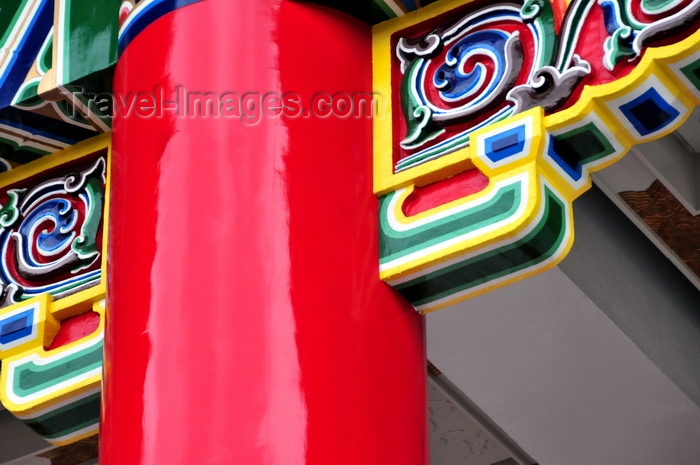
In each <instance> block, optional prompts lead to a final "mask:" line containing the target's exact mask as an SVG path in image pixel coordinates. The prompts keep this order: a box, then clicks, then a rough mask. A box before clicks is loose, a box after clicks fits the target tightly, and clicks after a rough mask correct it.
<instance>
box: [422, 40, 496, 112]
mask: <svg viewBox="0 0 700 465" xmlns="http://www.w3.org/2000/svg"><path fill="white" fill-rule="evenodd" d="M509 37H510V35H509V34H507V33H505V32H503V31H499V30H487V31H479V32H475V33H473V34H469V35H468V36H466V37H464V38H462V39H461V40H459V41H458V42H457V43H455V44H454V45H453V46H452V48H450V49H449V51H448V52H447V54H446V56H445V64H443V65H441V66H440V67H439V68H438V69H437V70H436V71H435V75H434V77H433V84H434V85H435V87H436V88H438V89H439V90H440V96H441V97H442V98H443V99H444V100H445V101H448V102H455V101H459V100H463V99H466V98H469V97H471V96H473V95H474V94H476V93H477V92H478V91H479V89H480V88H482V87H483V85H484V83H485V81H486V77H487V76H486V74H487V72H488V71H487V69H486V66H485V65H484V64H483V63H477V64H476V65H475V66H474V69H472V70H471V71H469V72H466V73H465V72H464V64H465V63H466V61H467V60H468V59H469V58H470V57H472V56H474V55H486V56H489V57H490V58H492V59H494V63H495V70H494V76H493V78H492V79H491V82H490V83H489V85H488V87H487V88H486V89H485V90H484V91H483V92H482V93H481V95H479V97H478V98H477V99H475V100H474V101H473V102H472V103H473V104H475V105H476V104H479V103H480V102H482V101H483V100H485V99H486V98H488V97H489V96H490V95H491V94H493V92H494V91H495V90H496V88H497V87H498V83H499V82H501V81H502V80H503V79H504V78H505V61H506V44H507V42H508V39H509Z"/></svg>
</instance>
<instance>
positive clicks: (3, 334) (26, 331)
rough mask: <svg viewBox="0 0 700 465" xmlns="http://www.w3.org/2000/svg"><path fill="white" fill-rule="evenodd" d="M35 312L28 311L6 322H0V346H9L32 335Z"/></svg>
mask: <svg viewBox="0 0 700 465" xmlns="http://www.w3.org/2000/svg"><path fill="white" fill-rule="evenodd" d="M33 325H34V311H33V310H27V311H26V312H22V313H20V314H18V315H15V316H13V317H10V318H7V319H6V320H4V321H1V320H0V344H9V343H10V342H14V341H16V340H18V339H22V338H23V337H27V336H29V335H30V334H32V326H33Z"/></svg>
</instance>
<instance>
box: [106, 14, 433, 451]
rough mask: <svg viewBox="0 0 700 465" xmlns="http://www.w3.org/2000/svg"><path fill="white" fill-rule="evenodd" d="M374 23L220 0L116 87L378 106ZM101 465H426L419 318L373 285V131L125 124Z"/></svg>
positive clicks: (284, 123) (303, 121)
mask: <svg viewBox="0 0 700 465" xmlns="http://www.w3.org/2000/svg"><path fill="white" fill-rule="evenodd" d="M370 39H371V37H370V30H369V28H368V27H367V26H366V25H364V24H361V23H359V22H356V21H355V20H352V19H350V18H348V17H346V16H343V15H341V14H339V13H337V12H334V11H332V10H329V9H325V8H323V7H316V6H310V5H307V4H303V3H297V2H289V1H280V0H265V1H259V0H239V1H236V2H232V1H230V0H209V1H206V2H202V3H198V4H195V5H192V6H189V7H185V8H183V9H181V10H178V11H176V12H174V13H172V14H169V15H167V16H165V17H163V18H161V19H159V20H158V21H156V22H155V23H154V24H153V25H152V26H150V27H149V28H148V29H147V30H146V31H145V32H144V33H142V34H141V35H140V36H139V37H137V38H136V39H135V40H134V42H133V43H132V44H131V45H130V46H129V48H127V50H126V51H125V53H124V55H123V56H122V58H121V59H120V62H119V65H118V68H117V74H116V84H115V86H116V89H117V91H118V92H121V93H122V94H127V93H129V92H153V89H154V86H157V85H160V86H163V90H164V92H165V95H166V96H167V97H168V98H172V99H174V98H175V95H176V93H177V88H178V86H185V87H186V88H187V89H188V90H189V91H190V92H214V93H217V94H218V93H225V92H237V93H245V92H253V91H255V92H260V93H265V92H276V93H285V92H295V93H297V94H299V96H300V97H301V98H302V100H303V101H310V99H311V98H312V97H313V96H314V95H315V94H316V93H318V92H327V93H329V94H331V95H332V94H335V93H336V92H350V93H352V92H358V91H370V89H371V73H370V68H371V53H370V47H371V41H370ZM111 202H112V203H111V217H110V227H111V229H110V244H109V273H108V275H109V276H108V305H109V316H108V319H107V343H106V360H105V369H106V372H105V379H104V401H103V408H104V412H103V419H102V425H101V431H100V433H101V437H100V465H136V464H148V465H166V464H167V465H179V464H182V465H224V464H226V465H228V464H234V465H263V464H264V465H302V464H307V465H331V464H332V465H375V464H376V465H380V464H381V465H425V464H426V463H427V434H426V428H427V419H426V414H427V412H426V405H425V395H426V393H425V389H426V386H425V371H426V370H425V349H424V337H423V320H422V318H421V317H419V316H418V315H417V314H416V313H415V312H414V311H413V310H412V309H411V308H410V307H409V306H408V304H406V303H405V302H404V301H403V300H401V298H400V297H399V296H398V295H397V294H395V293H394V292H393V291H392V290H391V289H390V288H389V287H388V286H387V285H385V284H384V283H382V282H381V281H380V280H379V278H378V258H377V257H378V245H377V219H378V215H377V199H376V198H375V197H374V196H373V194H372V185H371V122H370V121H369V120H368V119H361V118H336V117H326V118H315V117H308V118H305V117H300V118H296V119H294V118H284V117H263V118H262V119H261V120H260V121H259V122H258V123H257V124H254V125H253V124H247V123H243V122H241V120H238V119H225V118H214V117H198V118H197V117H178V116H177V115H176V114H173V113H172V112H164V114H163V116H162V117H161V118H143V117H139V116H138V115H137V114H132V115H129V116H126V117H118V118H116V120H115V123H114V152H113V160H112V198H111Z"/></svg>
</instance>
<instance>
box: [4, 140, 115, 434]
mask: <svg viewBox="0 0 700 465" xmlns="http://www.w3.org/2000/svg"><path fill="white" fill-rule="evenodd" d="M105 149H106V150H107V177H106V183H105V198H104V214H103V235H102V251H101V253H102V257H101V260H102V261H101V270H102V277H101V282H100V283H99V284H97V285H95V286H93V287H91V288H89V289H86V290H83V291H80V292H77V293H75V294H72V295H69V296H67V297H64V298H62V299H59V300H54V299H53V297H52V296H51V295H50V294H43V295H40V296H38V297H35V298H33V299H29V300H27V301H25V302H21V303H18V304H15V305H12V306H9V307H6V308H4V309H2V310H0V312H9V311H12V310H13V309H15V308H19V307H21V306H26V305H28V304H29V303H32V302H35V301H36V302H40V303H41V309H42V310H41V311H42V312H43V314H45V315H46V318H45V321H46V322H45V323H44V325H42V326H41V327H40V331H42V337H41V338H38V339H37V340H35V341H34V342H33V343H31V344H30V343H28V344H25V345H23V346H22V347H21V350H12V351H8V352H7V353H6V354H2V371H1V372H0V401H2V403H3V405H4V406H5V408H6V409H7V410H8V411H10V412H11V413H12V414H14V415H16V416H17V417H20V419H21V417H26V416H31V415H32V414H35V413H37V412H41V411H43V410H46V409H49V408H51V407H52V406H54V405H56V404H58V403H61V402H66V401H70V399H72V398H75V397H77V396H79V395H81V394H83V393H85V392H88V391H90V390H92V389H95V388H98V387H99V386H100V383H101V380H102V374H101V373H100V374H99V375H94V376H91V377H90V378H88V379H85V380H82V381H80V382H78V383H75V384H72V385H70V386H67V387H64V388H61V389H59V390H56V391H54V392H52V393H50V394H48V395H45V396H42V397H39V398H37V399H34V400H32V401H29V402H27V403H22V404H16V403H14V402H12V401H11V400H10V399H9V398H8V397H7V394H6V390H7V376H8V371H9V368H8V366H9V364H10V363H12V362H14V361H17V360H20V359H24V358H26V357H30V356H32V355H37V356H39V357H41V358H46V357H55V356H60V355H61V354H62V353H65V352H67V351H70V350H72V349H74V348H75V347H77V346H79V345H83V344H86V343H89V342H91V341H95V340H96V339H97V338H99V337H103V334H104V324H105V308H104V307H103V306H102V304H101V302H102V301H103V300H104V299H105V294H106V286H105V280H106V267H107V257H106V255H107V254H106V251H107V243H108V242H107V241H108V219H109V216H108V215H109V192H110V191H109V189H110V167H111V134H102V135H99V136H96V137H93V138H92V139H89V140H86V141H84V142H81V143H79V144H76V145H74V146H72V147H70V148H68V149H65V150H62V151H60V152H56V153H54V154H51V155H47V156H45V157H43V158H40V159H39V160H36V161H33V162H31V163H28V164H26V165H22V166H20V167H18V168H15V169H13V170H10V171H8V172H6V173H2V174H0V188H3V187H7V186H10V185H13V184H15V183H18V182H21V181H23V180H25V179H27V178H30V177H33V176H36V175H39V174H41V173H44V172H46V171H51V170H53V169H56V168H60V167H61V166H63V165H65V164H67V163H71V162H74V161H77V160H80V159H81V158H84V157H89V156H91V155H93V154H95V153H96V152H100V151H102V150H105ZM90 310H93V311H95V312H97V313H99V314H100V323H99V326H98V329H97V330H96V331H95V332H93V333H92V334H90V335H89V336H87V337H85V338H83V339H80V340H78V341H74V342H72V343H70V344H67V345H65V346H63V347H59V348H58V349H55V350H52V351H46V350H45V349H44V347H45V346H48V345H50V343H51V340H52V339H53V337H54V336H55V334H56V333H57V331H58V327H59V326H58V325H59V322H60V321H61V320H64V319H66V318H69V317H72V316H76V315H80V314H82V313H85V312H86V311H90ZM42 321H43V320H42ZM39 339H40V341H39ZM95 433H96V430H95V431H92V430H91V431H90V432H86V433H85V434H84V435H80V436H78V437H76V438H72V439H70V440H68V441H53V442H52V441H49V442H52V444H56V445H62V444H64V443H65V444H67V443H72V442H75V441H76V440H79V439H80V438H82V437H88V436H91V435H93V434H95Z"/></svg>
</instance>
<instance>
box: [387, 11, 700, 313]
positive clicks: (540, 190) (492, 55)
mask: <svg viewBox="0 0 700 465" xmlns="http://www.w3.org/2000/svg"><path fill="white" fill-rule="evenodd" d="M562 13H563V14H562ZM698 24H700V2H698V1H689V0H685V1H684V0H666V1H663V0H659V1H645V0H598V1H595V0H573V1H571V2H570V3H569V4H568V8H567V9H566V11H565V12H564V11H562V5H561V2H552V3H550V2H548V1H545V0H525V1H502V2H479V1H474V2H468V1H445V2H438V3H436V4H434V5H431V6H429V7H426V8H424V9H422V10H421V11H419V12H416V13H411V14H407V15H405V16H402V17H401V18H398V19H395V20H392V21H388V22H385V23H382V24H380V25H378V26H375V28H374V39H375V42H374V43H375V45H374V52H375V77H374V80H375V89H376V90H377V91H379V92H380V93H381V94H383V95H391V96H392V99H391V106H390V108H389V111H388V112H385V114H384V115H381V116H380V117H379V118H377V120H376V123H375V191H376V193H377V194H378V195H380V198H381V200H380V205H381V206H380V215H381V225H382V227H381V232H380V238H381V242H380V244H381V257H380V274H381V277H382V279H384V280H385V281H387V282H388V283H390V284H391V285H392V286H394V287H395V288H396V289H397V290H399V292H401V293H402V294H403V295H404V296H406V297H407V298H408V299H409V300H410V301H411V302H412V303H413V304H414V306H415V307H416V309H418V310H419V311H422V312H426V311H431V310H435V309H437V308H441V307H443V306H446V305H449V304H451V303H453V302H455V301H458V300H462V299H465V298H468V297H470V296H473V295H476V294H478V293H481V292H485V291H487V290H489V289H492V288H494V287H497V286H500V285H504V284H506V283H509V282H512V281H514V280H517V279H521V278H523V277H525V276H528V275H531V274H534V273H537V272H540V271H542V270H544V269H547V268H549V267H551V266H554V265H555V264H556V263H557V262H558V261H559V260H561V259H562V258H563V257H564V256H565V255H566V253H567V251H568V250H569V248H570V247H571V244H572V241H573V232H572V227H573V225H572V213H571V203H572V202H573V200H574V199H575V198H576V197H578V196H579V195H580V194H581V193H583V192H584V191H585V190H587V189H588V187H589V186H590V176H589V173H590V172H591V171H595V170H597V169H601V168H602V167H604V166H607V165H609V164H611V163H613V162H614V161H616V160H617V159H619V158H620V157H621V156H622V155H624V154H625V153H626V152H627V150H628V149H629V148H630V147H631V146H632V145H634V144H636V143H640V142H644V141H648V140H651V139H653V138H657V137H661V136H663V135H666V134H668V133H669V132H671V131H673V130H675V129H676V128H677V127H678V126H679V125H680V124H681V123H682V122H683V121H684V120H685V119H686V118H687V117H688V116H689V114H690V110H691V109H692V108H693V107H694V106H695V105H697V104H698V102H700V100H699V97H700V92H699V90H700V78H699V77H698V76H700V74H699V73H700V47H698V43H699V42H700V33H698V32H697V29H698ZM475 179H481V180H482V181H481V182H478V183H475V182H474V180H475Z"/></svg>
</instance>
